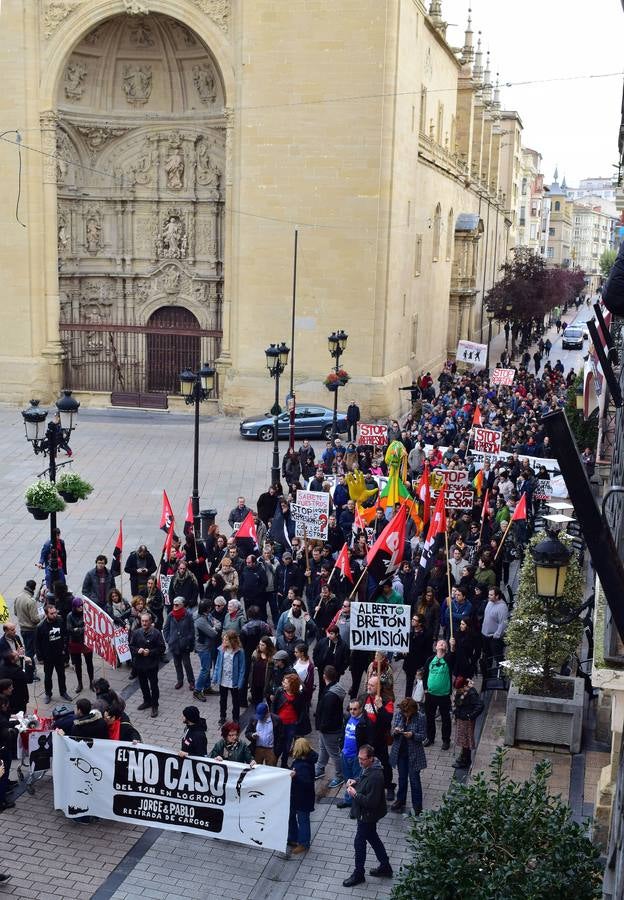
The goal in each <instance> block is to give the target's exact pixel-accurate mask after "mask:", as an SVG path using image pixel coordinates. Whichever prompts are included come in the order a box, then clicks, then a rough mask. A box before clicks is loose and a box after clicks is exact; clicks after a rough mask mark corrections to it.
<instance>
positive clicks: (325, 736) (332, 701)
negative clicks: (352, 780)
mask: <svg viewBox="0 0 624 900" xmlns="http://www.w3.org/2000/svg"><path fill="white" fill-rule="evenodd" d="M323 681H324V682H325V691H324V692H323V696H322V697H321V699H320V700H319V702H318V704H317V707H316V728H317V730H318V732H319V758H318V762H317V764H316V771H315V777H316V778H317V779H318V778H322V777H323V775H324V774H325V766H326V765H327V761H328V760H329V758H330V757H331V758H332V760H333V761H334V765H335V767H336V777H335V778H333V779H332V780H331V781H330V782H329V784H328V787H329V788H335V787H338V786H339V785H341V784H342V783H343V782H344V778H343V777H342V765H341V761H340V736H341V734H342V720H343V709H342V705H343V703H344V698H345V697H346V694H347V692H346V691H345V689H344V688H343V686H342V685H341V684H339V682H338V672H336V670H335V668H334V667H333V666H325V669H324V671H323Z"/></svg>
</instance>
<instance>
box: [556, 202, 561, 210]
mask: <svg viewBox="0 0 624 900" xmlns="http://www.w3.org/2000/svg"><path fill="white" fill-rule="evenodd" d="M560 211H561V203H559V201H558V200H555V212H560Z"/></svg>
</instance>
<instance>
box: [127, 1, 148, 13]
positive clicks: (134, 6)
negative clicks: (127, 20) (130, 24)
mask: <svg viewBox="0 0 624 900" xmlns="http://www.w3.org/2000/svg"><path fill="white" fill-rule="evenodd" d="M122 2H123V5H124V9H125V10H126V12H127V13H128V15H129V16H147V15H149V7H148V6H147V4H146V3H141V2H140V0H122Z"/></svg>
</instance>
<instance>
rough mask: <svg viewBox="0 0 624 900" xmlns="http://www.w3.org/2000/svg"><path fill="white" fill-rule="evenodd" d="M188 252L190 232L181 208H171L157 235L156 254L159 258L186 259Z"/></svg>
mask: <svg viewBox="0 0 624 900" xmlns="http://www.w3.org/2000/svg"><path fill="white" fill-rule="evenodd" d="M187 252H188V234H187V228H186V223H185V222H184V217H183V214H182V212H181V210H178V209H175V210H171V211H170V212H169V213H168V214H167V215H166V217H165V219H164V221H163V223H162V225H161V227H160V229H159V231H158V234H157V237H156V256H157V257H158V258H159V259H184V257H185V256H186V255H187Z"/></svg>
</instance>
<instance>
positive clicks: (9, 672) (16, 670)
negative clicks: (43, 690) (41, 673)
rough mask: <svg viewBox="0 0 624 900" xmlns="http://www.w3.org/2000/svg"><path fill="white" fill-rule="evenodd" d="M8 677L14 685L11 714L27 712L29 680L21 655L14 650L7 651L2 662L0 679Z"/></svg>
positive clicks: (10, 703)
mask: <svg viewBox="0 0 624 900" xmlns="http://www.w3.org/2000/svg"><path fill="white" fill-rule="evenodd" d="M4 679H7V680H8V681H10V682H11V684H12V685H13V692H12V694H11V695H10V696H9V708H10V710H11V714H12V715H14V714H15V713H17V712H20V711H21V712H26V709H27V707H28V701H29V699H30V698H29V696H28V682H27V679H26V673H25V672H24V670H23V669H22V666H21V665H20V657H19V655H18V654H17V653H16V652H15V651H14V650H9V651H8V653H5V654H4V656H3V657H2V661H1V662H0V681H2V680H4Z"/></svg>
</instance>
